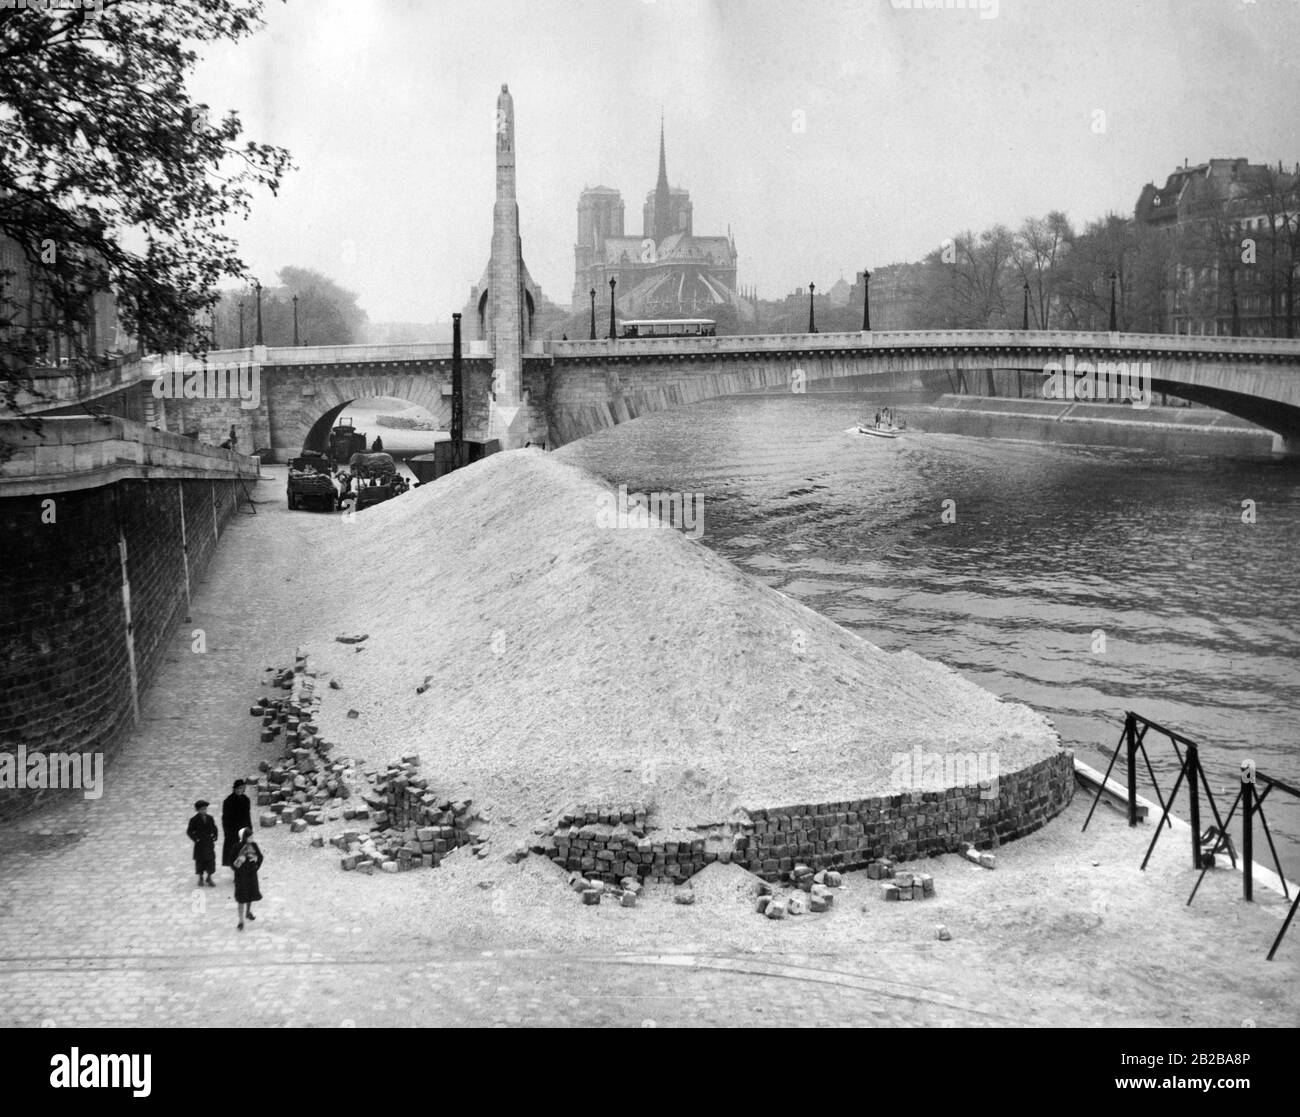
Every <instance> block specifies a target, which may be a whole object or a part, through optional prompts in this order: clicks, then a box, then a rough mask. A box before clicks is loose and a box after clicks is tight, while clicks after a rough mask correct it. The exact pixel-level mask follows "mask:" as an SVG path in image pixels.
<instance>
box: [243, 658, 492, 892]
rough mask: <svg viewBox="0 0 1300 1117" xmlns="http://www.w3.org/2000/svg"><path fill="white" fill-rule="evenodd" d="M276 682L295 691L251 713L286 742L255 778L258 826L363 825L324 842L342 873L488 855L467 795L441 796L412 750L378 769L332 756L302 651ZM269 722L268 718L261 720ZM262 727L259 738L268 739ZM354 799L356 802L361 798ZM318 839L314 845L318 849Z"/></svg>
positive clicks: (320, 841) (429, 864) (396, 869)
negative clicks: (464, 852) (357, 791)
mask: <svg viewBox="0 0 1300 1117" xmlns="http://www.w3.org/2000/svg"><path fill="white" fill-rule="evenodd" d="M274 678H275V681H276V684H277V685H278V686H281V687H283V688H285V689H288V690H290V691H291V692H292V693H291V694H290V696H289V697H287V698H280V699H270V698H264V699H262V700H261V701H260V702H259V703H258V704H257V705H255V706H253V708H252V710H251V711H250V712H252V713H254V714H259V713H260V714H262V716H263V718H264V721H263V725H264V727H266V726H268V725H269V727H270V728H272V729H273V730H274V732H273V734H272V737H274V736H276V735H278V734H279V732H280V731H281V729H283V731H284V735H285V744H286V746H287V748H286V751H285V753H284V755H283V756H282V757H281V758H280V760H279V761H277V762H276V763H275V764H268V763H267V762H265V761H263V762H262V763H261V764H260V765H259V768H260V770H261V772H262V775H261V777H260V778H259V779H258V781H257V803H258V806H259V807H265V808H267V809H266V810H265V811H263V812H262V813H261V814H260V815H259V821H260V823H261V825H262V826H265V827H271V826H276V825H280V824H282V823H288V824H289V826H290V829H291V830H292V831H293V832H294V833H300V832H302V831H304V830H307V829H308V828H309V827H311V826H319V825H322V824H323V823H325V822H326V821H336V820H339V819H342V820H344V821H350V822H360V823H365V824H366V828H365V829H364V830H363V829H362V828H360V827H357V828H353V829H348V830H344V831H343V832H342V833H340V834H335V835H334V836H333V837H331V838H330V839H329V841H330V844H331V845H333V846H334V847H336V848H337V849H339V850H341V851H342V852H343V856H342V858H341V859H340V864H341V866H342V868H343V869H345V870H353V869H356V870H359V871H361V872H363V873H367V874H369V873H373V872H374V870H375V869H376V868H378V869H379V870H380V871H381V872H403V871H406V870H409V869H415V868H422V867H423V868H434V867H436V866H437V865H438V864H439V862H440V861H441V860H442V858H443V857H445V856H446V855H447V854H448V853H450V852H451V851H452V850H453V849H457V848H458V847H460V846H463V845H469V846H471V847H472V848H473V850H474V852H475V853H476V854H477V855H478V856H480V857H486V856H487V852H488V847H487V843H485V842H483V841H480V840H479V838H478V837H477V836H476V835H475V834H473V833H472V826H473V824H474V822H476V821H477V819H476V817H475V816H474V815H473V813H472V806H473V803H472V802H471V801H470V800H468V799H465V800H456V801H453V800H451V799H447V798H443V797H442V796H440V795H438V794H437V793H436V792H435V791H433V790H432V789H431V788H430V787H429V782H428V780H426V779H425V778H424V777H423V776H421V775H420V772H419V768H420V758H419V756H418V755H417V754H414V753H411V754H408V755H406V756H403V757H402V758H401V760H400V761H397V762H394V763H390V764H389V765H388V766H387V767H386V768H385V769H384V770H383V771H382V772H381V771H378V770H376V769H373V768H368V769H365V770H364V771H362V772H361V773H358V772H357V769H356V768H355V766H354V765H353V764H352V762H351V761H350V760H349V759H348V758H346V757H339V758H331V757H330V755H329V754H330V751H331V745H330V743H329V742H328V741H324V740H321V738H320V736H319V734H318V731H317V726H316V724H315V722H314V721H313V720H312V719H313V717H314V715H315V712H316V710H317V708H318V706H319V698H318V697H317V696H316V694H315V684H316V680H315V676H314V673H313V672H312V671H311V670H310V669H309V668H308V667H307V662H306V657H305V655H303V654H302V653H301V652H300V653H299V655H298V658H297V661H296V662H295V665H294V667H293V668H291V669H288V670H287V671H279V672H277V673H276V675H275V676H274ZM268 718H269V719H270V721H269V723H268V721H267V720H266V719H268ZM267 739H268V738H267V736H266V730H265V728H264V730H263V740H267ZM358 779H364V780H365V781H366V783H367V784H368V785H369V787H370V789H369V790H368V791H366V792H365V793H363V794H361V795H359V796H358V795H354V792H353V786H354V784H355V783H356V782H357V781H358ZM358 800H359V801H358ZM324 844H325V839H324V838H323V836H317V837H314V838H313V839H312V845H313V846H318V847H323V846H324Z"/></svg>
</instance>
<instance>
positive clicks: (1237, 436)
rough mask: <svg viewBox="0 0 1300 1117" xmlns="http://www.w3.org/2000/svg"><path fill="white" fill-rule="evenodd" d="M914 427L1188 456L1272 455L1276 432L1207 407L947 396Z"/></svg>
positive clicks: (915, 411) (911, 421)
mask: <svg viewBox="0 0 1300 1117" xmlns="http://www.w3.org/2000/svg"><path fill="white" fill-rule="evenodd" d="M905 410H906V415H907V421H908V425H909V426H912V427H916V428H918V429H920V430H923V431H933V432H936V433H940V434H963V435H969V436H972V437H975V438H1010V439H1024V440H1028V441H1035V442H1061V443H1072V444H1076V445H1088V446H1116V447H1124V448H1130V449H1142V450H1162V451H1169V452H1175V453H1184V454H1228V455H1259V454H1268V453H1270V452H1272V449H1273V446H1274V436H1273V433H1272V432H1271V431H1268V430H1265V429H1264V428H1262V427H1257V426H1255V425H1254V424H1252V423H1249V422H1247V421H1246V420H1245V419H1240V418H1238V417H1236V416H1234V415H1226V414H1224V413H1223V412H1221V411H1213V410H1210V409H1209V408H1202V407H1149V408H1145V409H1137V408H1133V407H1130V406H1129V405H1127V404H1115V403H1077V402H1075V403H1071V402H1068V401H1057V400H1045V399H999V398H994V397H988V396H966V395H960V396H959V395H945V396H941V397H940V398H939V399H938V400H937V401H936V402H935V403H934V404H932V405H931V406H929V407H921V408H913V407H908V408H906V409H905Z"/></svg>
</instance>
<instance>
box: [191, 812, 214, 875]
mask: <svg viewBox="0 0 1300 1117" xmlns="http://www.w3.org/2000/svg"><path fill="white" fill-rule="evenodd" d="M194 811H195V814H194V817H193V818H191V819H190V824H189V826H188V827H187V828H186V830H185V833H186V835H187V836H188V837H189V839H190V841H192V842H193V843H194V871H195V872H196V873H198V874H199V886H200V887H202V886H203V885H207V887H209V888H216V884H215V883H214V881H213V880H212V874H213V873H215V872H216V871H217V820H216V819H215V818H213V817H212V816H211V815H210V814H208V801H207V800H206V799H200V800H199V801H198V802H197V803H195V804H194ZM204 876H206V877H207V880H204V879H203V878H204Z"/></svg>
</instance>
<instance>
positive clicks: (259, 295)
mask: <svg viewBox="0 0 1300 1117" xmlns="http://www.w3.org/2000/svg"><path fill="white" fill-rule="evenodd" d="M253 290H254V291H255V292H256V294H257V340H256V341H254V342H253V344H254V345H265V344H266V342H265V341H263V340H262V281H261V280H260V279H259V280H257V281H256V282H255V283H254V284H253Z"/></svg>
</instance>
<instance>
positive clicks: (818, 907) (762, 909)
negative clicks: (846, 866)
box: [755, 864, 844, 919]
mask: <svg viewBox="0 0 1300 1117" xmlns="http://www.w3.org/2000/svg"><path fill="white" fill-rule="evenodd" d="M790 883H791V884H792V885H794V891H793V892H791V893H790V895H789V896H785V897H781V896H777V895H776V893H775V891H774V889H773V887H772V884H771V883H770V882H768V881H759V884H758V902H757V904H756V905H755V910H756V911H757V912H758V914H759V915H765V916H767V918H768V919H784V918H785V917H786V916H787V915H808V914H809V913H812V914H819V913H821V912H826V911H830V909H831V908H832V907H833V906H834V904H835V891H834V890H835V889H838V888H842V887H843V886H844V878H843V877H842V876H841V875H840V873H838V872H836V871H835V870H834V869H820V870H815V869H813V867H812V866H811V865H804V864H798V865H795V866H794V867H793V869H792V870H791V872H790Z"/></svg>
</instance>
